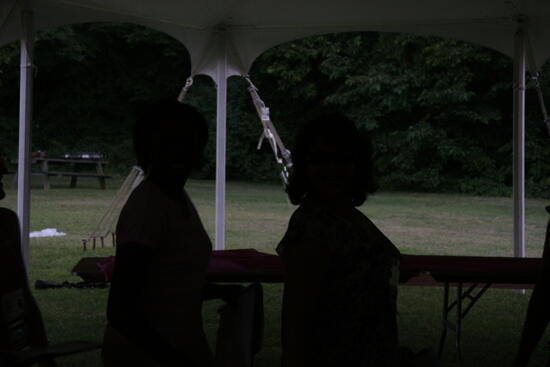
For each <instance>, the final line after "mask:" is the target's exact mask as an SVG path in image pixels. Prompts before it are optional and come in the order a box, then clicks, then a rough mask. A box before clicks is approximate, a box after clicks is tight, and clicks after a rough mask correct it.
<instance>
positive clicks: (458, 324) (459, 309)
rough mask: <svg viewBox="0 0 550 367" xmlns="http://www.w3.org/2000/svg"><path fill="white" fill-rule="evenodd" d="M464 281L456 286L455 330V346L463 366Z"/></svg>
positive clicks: (460, 363)
mask: <svg viewBox="0 0 550 367" xmlns="http://www.w3.org/2000/svg"><path fill="white" fill-rule="evenodd" d="M462 299H463V295H462V282H459V283H458V284H457V287H456V300H457V303H456V322H455V332H456V335H455V337H456V339H455V347H456V353H457V356H458V365H459V366H462V345H461V344H460V342H461V337H462Z"/></svg>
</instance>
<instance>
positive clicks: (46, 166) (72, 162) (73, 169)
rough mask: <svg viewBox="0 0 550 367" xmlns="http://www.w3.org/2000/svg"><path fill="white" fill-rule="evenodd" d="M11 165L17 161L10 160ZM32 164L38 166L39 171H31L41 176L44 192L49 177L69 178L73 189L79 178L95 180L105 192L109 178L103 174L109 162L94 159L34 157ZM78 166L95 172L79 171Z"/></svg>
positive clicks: (47, 185) (48, 183) (15, 178)
mask: <svg viewBox="0 0 550 367" xmlns="http://www.w3.org/2000/svg"><path fill="white" fill-rule="evenodd" d="M12 163H14V164H17V160H12ZM31 163H32V164H36V165H38V167H39V169H38V170H37V171H33V172H32V174H33V175H39V176H42V185H43V186H44V190H49V189H50V177H52V176H53V177H70V178H71V181H70V187H71V188H75V187H76V183H77V180H78V178H79V177H85V178H97V179H98V181H99V187H100V188H101V189H102V190H105V188H106V185H105V180H106V179H108V178H111V176H109V175H106V174H105V172H104V169H103V168H104V166H105V165H107V164H108V163H109V162H108V161H104V160H101V159H94V158H49V157H34V158H32V160H31ZM50 164H53V165H55V166H57V167H59V166H64V167H63V168H62V169H53V170H52V169H51V167H50ZM78 166H87V167H89V166H95V171H91V170H90V169H88V170H85V171H81V170H79V169H78V168H77V167H78ZM13 182H14V185H17V175H15V177H14V180H13Z"/></svg>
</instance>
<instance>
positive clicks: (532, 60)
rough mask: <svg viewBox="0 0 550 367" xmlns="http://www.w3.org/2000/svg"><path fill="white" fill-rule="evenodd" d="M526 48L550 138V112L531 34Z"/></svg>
mask: <svg viewBox="0 0 550 367" xmlns="http://www.w3.org/2000/svg"><path fill="white" fill-rule="evenodd" d="M525 38H526V44H527V45H526V46H527V47H526V48H527V64H528V66H529V67H528V70H529V74H530V75H531V80H532V81H533V83H534V84H535V89H536V91H537V95H538V99H539V105H540V109H541V111H542V118H543V119H544V124H545V125H546V130H547V131H548V136H550V117H549V116H548V111H547V110H546V104H545V103H544V94H543V93H542V87H541V85H540V72H539V70H538V68H537V65H536V63H535V57H534V56H533V48H532V47H531V41H530V40H529V34H528V33H527V34H526V37H525Z"/></svg>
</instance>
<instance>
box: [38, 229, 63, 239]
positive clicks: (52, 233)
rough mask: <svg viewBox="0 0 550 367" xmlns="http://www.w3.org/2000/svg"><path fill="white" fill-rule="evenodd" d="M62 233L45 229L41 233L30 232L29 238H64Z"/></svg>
mask: <svg viewBox="0 0 550 367" xmlns="http://www.w3.org/2000/svg"><path fill="white" fill-rule="evenodd" d="M65 235H66V233H64V232H57V229H56V228H45V229H43V230H41V231H35V232H31V233H30V234H29V237H31V238H32V237H56V236H65Z"/></svg>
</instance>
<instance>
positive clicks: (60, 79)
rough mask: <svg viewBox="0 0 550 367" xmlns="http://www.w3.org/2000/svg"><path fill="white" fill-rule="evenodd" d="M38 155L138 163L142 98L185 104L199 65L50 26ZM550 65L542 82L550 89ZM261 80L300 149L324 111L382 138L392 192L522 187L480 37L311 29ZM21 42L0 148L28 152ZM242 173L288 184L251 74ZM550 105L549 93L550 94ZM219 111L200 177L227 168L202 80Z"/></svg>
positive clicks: (147, 43) (541, 164)
mask: <svg viewBox="0 0 550 367" xmlns="http://www.w3.org/2000/svg"><path fill="white" fill-rule="evenodd" d="M35 64H36V66H37V68H36V71H35V93H34V111H35V112H34V120H33V147H32V148H33V150H43V151H47V152H48V154H49V155H58V154H62V153H67V152H101V153H103V154H104V155H105V157H106V158H107V159H108V160H109V161H110V162H111V163H112V164H111V171H112V172H113V171H114V172H120V173H121V174H122V173H124V172H126V171H127V170H128V169H129V167H130V166H131V165H132V164H133V163H134V160H133V153H132V143H131V127H132V124H133V121H134V119H135V112H134V111H136V110H138V108H139V105H140V104H142V103H143V102H146V101H151V100H155V99H158V98H175V97H176V96H177V95H178V93H179V90H180V89H181V87H182V86H183V84H184V83H185V80H186V78H187V77H188V75H189V73H190V61H189V55H188V53H187V51H186V49H185V47H184V46H183V45H182V44H180V43H178V42H177V41H175V40H174V39H172V38H170V37H169V36H167V35H165V34H162V33H159V32H156V31H154V30H151V29H148V28H144V27H141V26H135V25H128V24H107V23H96V24H82V25H73V26H66V27H61V28H56V29H54V30H49V31H44V32H39V33H38V34H37V40H36V52H35ZM548 73H550V63H546V64H545V65H544V67H543V73H542V75H543V79H542V88H543V91H544V93H545V95H546V96H550V93H549V92H550V78H548V76H547V74H548ZM250 76H251V78H252V80H253V81H254V83H255V84H256V86H257V87H258V88H259V89H260V95H261V97H262V98H263V100H264V101H265V102H266V104H267V105H268V106H269V107H270V108H271V117H272V120H273V121H274V122H275V124H276V126H277V129H278V130H279V133H280V135H281V136H282V137H283V140H284V141H285V143H286V144H287V145H288V146H289V147H290V148H292V145H293V139H294V134H295V133H296V131H297V129H298V127H299V126H300V125H301V124H302V123H304V122H305V121H306V120H307V119H308V118H310V117H311V116H312V115H314V114H316V113H317V112H318V111H319V110H321V109H325V108H330V109H338V110H341V111H342V112H344V113H346V114H347V115H348V116H349V117H350V118H352V119H353V120H354V121H356V123H357V124H358V125H359V126H360V127H361V128H363V129H365V130H367V131H368V132H369V134H370V136H371V138H372V140H373V145H374V155H375V161H376V167H377V176H378V180H379V186H380V187H381V189H384V190H403V191H415V192H420V191H425V192H454V193H469V194H483V195H509V194H510V192H511V185H512V95H513V91H512V62H511V60H510V59H509V58H508V57H507V56H504V55H502V54H499V53H498V52H496V51H492V50H490V49H487V48H483V47H481V46H476V45H474V44H471V43H464V42H460V41H456V40H446V39H441V38H436V37H425V36H414V35H409V34H392V33H375V32H364V33H342V34H331V35H322V36H314V37H309V38H307V39H302V40H297V41H293V42H290V43H287V44H284V45H280V46H278V47H275V48H273V49H270V50H268V51H267V52H265V53H264V54H263V55H261V56H260V57H259V58H258V59H257V60H256V61H255V62H254V64H253V66H252V70H251V71H250ZM18 78H19V49H18V45H17V44H16V43H14V44H10V45H7V46H5V47H3V48H0V101H1V102H0V131H1V133H0V147H3V150H4V151H5V152H6V153H7V154H8V155H10V156H15V154H16V151H17V134H18V126H17V116H18V98H19V84H18ZM228 88H229V89H228V132H227V136H228V144H227V146H228V151H227V159H228V161H227V174H228V178H229V179H237V180H253V181H271V180H278V172H279V168H278V167H277V166H276V165H275V163H274V160H273V158H272V154H271V152H270V150H269V148H268V147H267V146H265V147H264V148H263V149H262V150H261V151H257V150H256V145H257V143H258V138H259V136H260V134H261V132H262V128H261V124H260V122H259V120H258V117H257V115H256V112H255V109H254V106H253V104H252V102H251V99H250V96H249V95H248V91H247V89H246V88H247V85H246V83H245V81H244V80H242V78H238V77H232V78H230V79H229V83H228ZM549 99H550V97H549ZM186 100H187V102H188V103H190V104H192V105H195V106H197V107H198V108H199V109H200V110H201V111H202V112H203V113H204V114H205V116H206V117H207V119H208V121H209V122H210V127H211V139H210V141H209V143H208V146H207V154H206V161H205V165H204V167H203V169H202V171H201V172H199V173H198V175H199V176H200V177H204V178H211V177H213V176H214V169H215V139H214V137H215V107H216V101H215V86H214V83H213V82H212V81H211V80H210V79H209V78H207V77H201V76H199V77H196V78H195V83H194V85H193V87H192V88H191V90H190V92H189V94H188V95H187V97H186ZM526 107H527V121H526V130H527V131H526V141H527V142H526V188H527V192H528V194H529V195H531V196H537V197H550V164H549V163H548V162H549V161H550V149H548V142H549V141H550V138H549V137H548V136H547V133H546V128H545V126H544V124H543V122H542V116H541V114H540V108H539V106H538V102H537V99H536V96H535V92H534V90H533V88H532V86H530V88H529V89H528V91H527V106H526Z"/></svg>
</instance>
